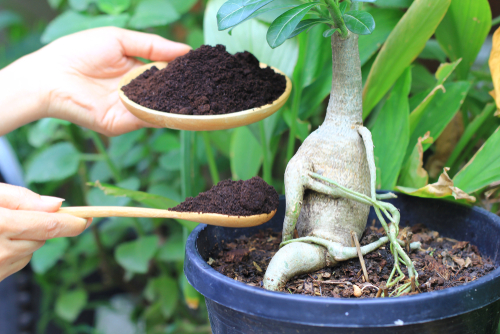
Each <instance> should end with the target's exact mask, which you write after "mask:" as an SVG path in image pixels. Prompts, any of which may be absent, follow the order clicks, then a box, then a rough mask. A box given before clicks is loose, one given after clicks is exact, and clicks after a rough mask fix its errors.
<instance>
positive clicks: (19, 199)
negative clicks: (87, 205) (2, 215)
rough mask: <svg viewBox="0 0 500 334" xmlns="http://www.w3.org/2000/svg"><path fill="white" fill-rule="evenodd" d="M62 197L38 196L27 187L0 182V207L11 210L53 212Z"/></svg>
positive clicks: (61, 200)
mask: <svg viewBox="0 0 500 334" xmlns="http://www.w3.org/2000/svg"><path fill="white" fill-rule="evenodd" d="M63 201H64V199H62V198H57V197H51V196H40V195H38V194H36V193H34V192H32V191H31V190H29V189H26V188H23V187H18V186H12V185H10V184H5V183H0V207H2V208H6V209H11V210H30V211H45V212H55V211H57V210H59V208H60V207H61V204H62V202H63Z"/></svg>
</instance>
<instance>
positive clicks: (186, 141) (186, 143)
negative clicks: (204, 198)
mask: <svg viewBox="0 0 500 334" xmlns="http://www.w3.org/2000/svg"><path fill="white" fill-rule="evenodd" d="M191 149H192V134H191V133H190V132H189V131H184V130H183V131H181V179H182V182H181V189H182V197H183V198H187V197H190V196H192V188H193V187H192V182H191Z"/></svg>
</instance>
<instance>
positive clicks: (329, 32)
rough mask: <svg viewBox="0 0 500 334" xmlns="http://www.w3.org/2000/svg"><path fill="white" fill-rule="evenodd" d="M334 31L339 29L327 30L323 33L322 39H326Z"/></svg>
mask: <svg viewBox="0 0 500 334" xmlns="http://www.w3.org/2000/svg"><path fill="white" fill-rule="evenodd" d="M336 31H339V32H340V30H339V29H328V30H326V31H325V32H324V33H323V37H325V38H327V37H330V36H332V35H333V34H334V33H335V32H336Z"/></svg>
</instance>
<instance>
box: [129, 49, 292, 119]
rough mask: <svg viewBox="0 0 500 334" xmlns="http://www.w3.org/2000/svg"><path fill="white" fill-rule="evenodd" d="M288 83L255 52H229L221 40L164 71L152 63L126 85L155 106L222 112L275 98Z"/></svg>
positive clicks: (176, 110)
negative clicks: (265, 65) (260, 61)
mask: <svg viewBox="0 0 500 334" xmlns="http://www.w3.org/2000/svg"><path fill="white" fill-rule="evenodd" d="M285 88H286V79H285V77H284V76H283V75H281V74H279V73H276V72H275V71H274V70H273V69H271V68H270V67H266V68H260V66H259V61H258V60H257V58H255V56H254V55H252V54H251V53H249V52H246V51H245V52H240V53H236V54H234V55H231V54H230V53H228V52H227V51H226V48H225V47H224V46H223V45H217V46H215V47H212V46H209V45H203V46H201V47H200V48H199V49H196V50H191V51H189V52H188V53H187V54H185V55H184V56H181V57H178V58H176V59H175V60H173V61H172V62H170V63H169V64H168V66H167V67H166V68H164V69H162V70H158V68H156V67H155V66H153V67H152V68H151V69H149V70H147V71H145V72H144V73H142V74H141V75H139V76H138V77H137V78H135V79H134V80H132V81H131V82H130V83H129V84H128V85H126V86H124V87H122V90H123V92H124V93H125V95H126V96H127V97H128V98H129V99H130V100H132V101H134V102H136V103H138V104H140V105H141V106H144V107H147V108H150V109H153V110H158V111H165V112H169V113H174V114H184V115H220V114H227V113H232V112H237V111H242V110H247V109H252V108H256V107H261V106H264V105H266V104H269V103H272V102H273V101H275V100H277V99H278V98H279V97H280V96H281V95H282V94H283V92H284V91H285Z"/></svg>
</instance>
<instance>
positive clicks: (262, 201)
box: [170, 176, 279, 216]
mask: <svg viewBox="0 0 500 334" xmlns="http://www.w3.org/2000/svg"><path fill="white" fill-rule="evenodd" d="M278 205H279V195H278V193H277V192H276V190H275V189H274V188H273V187H272V186H270V185H269V184H267V183H266V182H265V181H264V180H262V179H261V178H260V177H258V176H254V177H252V178H251V179H250V180H246V181H242V180H240V181H232V180H224V181H220V182H219V183H217V184H216V185H215V186H213V187H212V188H211V189H210V190H208V191H205V192H203V193H201V194H199V195H198V196H196V197H194V198H193V197H188V198H187V199H186V200H185V201H184V202H182V203H181V204H179V205H177V206H176V207H174V208H172V209H170V210H172V211H181V212H205V213H220V214H225V215H232V216H252V215H258V214H263V213H270V212H271V211H274V210H276V209H277V208H278Z"/></svg>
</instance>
